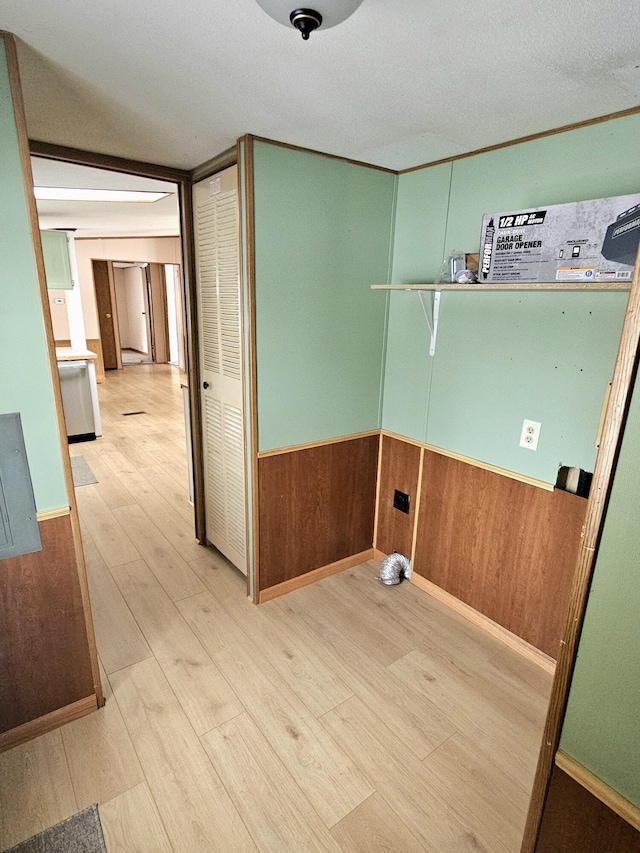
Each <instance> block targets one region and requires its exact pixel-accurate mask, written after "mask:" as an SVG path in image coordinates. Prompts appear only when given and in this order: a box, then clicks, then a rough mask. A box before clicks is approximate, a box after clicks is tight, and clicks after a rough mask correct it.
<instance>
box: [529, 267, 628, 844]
mask: <svg viewBox="0 0 640 853" xmlns="http://www.w3.org/2000/svg"><path fill="white" fill-rule="evenodd" d="M639 357H640V251H639V252H638V257H637V258H636V265H635V270H634V275H633V281H632V284H631V290H630V292H629V300H628V302H627V310H626V313H625V318H624V323H623V326H622V334H621V336H620V345H619V347H618V355H617V358H616V363H615V368H614V372H613V380H612V385H611V393H610V396H609V403H608V406H607V413H606V415H605V419H604V426H603V430H602V440H601V444H600V449H599V451H598V456H597V458H596V465H595V470H594V473H593V481H592V484H591V494H590V496H589V503H588V505H587V515H586V519H585V523H584V528H583V532H582V541H581V543H580V550H579V552H578V558H577V563H576V570H575V573H574V578H573V585H572V589H571V596H570V599H569V608H568V612H567V618H566V623H565V631H564V638H563V639H562V640H561V643H560V654H559V656H558V663H557V666H556V673H555V677H554V680H553V686H552V688H551V699H550V702H549V710H548V712H547V719H546V723H545V728H544V733H543V737H542V745H541V747H540V754H539V756H538V766H537V768H536V776H535V780H534V784H533V791H532V793H531V800H530V802H529V813H528V816H527V822H526V825H525V831H524V837H523V840H522V847H521V853H535V849H536V845H537V842H538V835H539V832H540V824H541V821H542V813H543V810H544V804H545V800H546V797H547V792H548V789H549V782H550V779H551V773H552V770H553V764H554V760H555V755H556V752H557V750H558V744H559V742H560V733H561V730H562V723H563V720H564V715H565V711H566V707H567V699H568V696H569V688H570V685H571V678H572V675H573V669H574V666H575V660H576V655H577V651H578V641H579V639H580V632H581V630H582V623H583V619H584V613H585V609H586V605H587V598H588V594H589V586H590V583H591V578H592V575H593V569H594V565H595V560H596V555H597V552H598V547H599V544H600V538H601V535H602V528H603V525H604V520H605V515H606V510H607V504H608V501H609V495H610V493H611V486H612V483H613V476H614V473H615V467H616V464H617V459H618V454H619V451H620V444H621V442H622V436H623V433H624V427H625V422H626V419H627V412H628V409H629V403H630V400H631V394H632V391H633V386H634V382H635V378H636V373H637V370H638V359H639Z"/></svg>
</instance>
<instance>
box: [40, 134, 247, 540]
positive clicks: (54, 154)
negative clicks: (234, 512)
mask: <svg viewBox="0 0 640 853" xmlns="http://www.w3.org/2000/svg"><path fill="white" fill-rule="evenodd" d="M233 151H234V152H235V148H234V149H233ZM29 153H30V154H31V155H32V156H34V157H44V158H46V159H48V160H60V161H61V162H64V163H75V164H76V165H79V166H91V167H93V168H94V169H105V170H107V171H110V172H122V173H123V174H126V175H137V176H139V177H142V178H155V179H157V180H162V181H170V182H171V183H174V184H176V185H177V188H178V201H179V208H180V241H181V249H182V264H181V273H182V282H183V291H182V293H183V299H184V314H185V337H186V343H187V347H186V350H187V351H186V360H187V377H188V385H189V414H190V417H189V422H190V429H191V452H192V463H193V488H194V491H193V504H194V525H195V536H196V539H197V540H198V541H199V542H201V543H203V544H204V542H205V516H204V472H203V464H202V428H201V424H200V418H199V417H197V416H196V415H197V413H199V411H200V391H199V389H200V378H199V369H198V329H197V324H196V305H197V302H196V279H195V258H194V240H193V224H192V223H193V205H192V199H191V183H192V178H191V173H190V172H187V171H184V170H182V169H172V168H170V167H168V166H159V165H156V164H154V163H145V162H143V161H140V160H128V159H126V158H123V157H113V156H111V155H108V154H96V153H95V152H92V151H83V150H82V149H79V148H68V147H66V146H64V145H53V144H51V143H48V142H39V141H37V140H29Z"/></svg>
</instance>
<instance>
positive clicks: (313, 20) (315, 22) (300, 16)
mask: <svg viewBox="0 0 640 853" xmlns="http://www.w3.org/2000/svg"><path fill="white" fill-rule="evenodd" d="M290 20H291V23H292V24H293V26H294V27H295V28H296V29H297V30H299V31H300V33H301V35H302V38H303V39H304V40H305V41H306V40H307V39H308V38H309V36H310V35H311V33H312V32H313V31H314V30H317V29H318V27H319V26H320V25H321V24H322V15H321V14H320V12H316V11H314V10H313V9H294V10H293V12H292V13H291V15H290Z"/></svg>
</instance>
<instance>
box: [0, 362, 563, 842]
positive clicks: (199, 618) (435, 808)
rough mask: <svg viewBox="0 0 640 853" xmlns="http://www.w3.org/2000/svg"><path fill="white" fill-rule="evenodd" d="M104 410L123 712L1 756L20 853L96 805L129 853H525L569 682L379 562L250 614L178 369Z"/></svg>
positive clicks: (103, 485)
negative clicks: (383, 572) (202, 469)
mask: <svg viewBox="0 0 640 853" xmlns="http://www.w3.org/2000/svg"><path fill="white" fill-rule="evenodd" d="M100 398H101V407H102V414H103V423H104V438H103V439H102V440H99V441H96V442H88V443H85V444H79V445H73V446H72V447H71V453H72V454H74V455H84V456H85V458H86V459H87V461H88V463H89V465H90V466H91V468H92V469H93V471H94V473H95V475H96V477H97V479H98V481H99V482H98V483H97V484H95V485H91V486H82V487H80V488H78V489H77V490H76V491H77V497H78V502H79V507H80V514H81V521H82V532H83V541H84V547H85V553H86V560H87V570H88V575H89V585H90V591H91V598H92V605H93V612H94V619H95V626H96V635H97V642H98V650H99V653H100V659H101V666H102V668H103V683H104V688H105V692H106V695H107V703H106V706H105V707H104V708H103V709H102V710H100V711H98V712H96V713H94V714H92V715H90V716H88V717H85V718H83V719H81V720H78V721H76V722H74V723H71V724H70V725H67V726H65V727H64V728H62V729H60V730H58V731H55V732H52V733H50V734H47V735H44V736H42V737H40V738H38V739H37V740H35V741H32V742H30V743H28V744H25V745H24V746H20V747H17V748H15V749H13V750H11V751H10V752H7V753H5V754H4V755H2V756H0V849H4V848H6V847H9V846H11V845H13V844H16V843H18V842H19V841H21V840H23V839H24V838H27V837H28V836H30V835H32V834H34V833H36V832H39V831H40V830H42V829H44V828H45V827H47V826H50V825H51V824H54V823H56V822H58V821H60V820H62V819H64V818H66V817H68V816H69V815H71V814H73V813H74V812H76V811H78V810H79V809H81V808H84V807H85V806H87V805H89V804H91V803H94V802H97V803H98V804H99V806H100V816H101V819H102V825H103V828H104V832H105V836H106V841H107V847H108V850H109V853H125V851H126V853H165V852H166V853H169V851H174V853H200V851H202V853H213V851H219V853H242V851H252V853H255V852H256V851H260V853H287V851H291V853H303V851H314V853H320V851H323V853H329V851H332V853H340V851H342V852H343V853H356V851H357V853H382V851H385V853H394V852H395V853H417V851H429V853H458V851H460V852H461V851H473V853H477V851H485V853H517V851H518V850H519V846H520V838H521V834H522V830H523V825H524V819H525V814H526V808H527V803H528V798H529V792H530V787H531V784H532V779H533V772H534V767H535V761H536V757H537V751H538V746H539V741H540V737H541V733H542V725H543V721H544V714H545V710H546V705H547V701H548V695H549V690H550V681H551V679H550V676H549V675H547V674H546V673H545V672H543V671H542V670H541V669H539V668H538V667H536V666H535V665H534V664H532V663H530V662H528V661H526V660H524V659H522V658H521V657H519V656H518V655H517V654H516V653H515V652H513V651H511V650H509V649H506V648H505V647H504V646H503V645H501V644H500V642H499V641H497V640H495V639H493V638H491V637H489V636H488V635H486V634H485V633H483V632H482V631H481V630H480V629H478V628H476V627H475V626H473V625H471V624H470V623H469V622H467V621H465V620H464V619H463V618H461V617H459V616H458V615H456V614H455V613H453V612H451V611H450V610H448V609H447V608H446V607H445V606H444V605H442V604H440V603H439V602H437V601H435V600H434V599H432V598H430V597H429V596H428V595H426V594H425V593H423V592H421V591H420V590H418V589H417V588H416V587H413V586H411V585H410V584H408V583H403V584H401V585H400V586H397V587H385V586H383V585H381V584H380V583H379V582H378V581H376V580H375V575H376V573H377V564H375V563H366V564H364V565H362V566H360V567H358V568H355V569H351V570H349V571H346V572H344V573H342V574H340V575H336V576H334V577H331V578H327V579H326V580H323V581H320V582H319V583H318V584H316V585H313V586H310V587H306V588H304V589H301V590H299V591H297V592H293V593H290V594H289V595H287V596H284V597H282V598H280V599H276V600H274V601H272V602H269V603H267V604H263V605H261V606H260V607H255V606H254V605H252V604H250V603H249V601H248V600H247V598H246V591H245V580H244V578H243V577H241V576H240V574H239V573H237V572H236V571H235V570H234V569H233V568H231V567H230V566H229V565H228V564H227V563H226V561H225V560H224V559H223V558H222V557H220V555H218V554H217V553H216V552H215V551H212V550H209V549H205V548H202V547H200V546H198V545H196V544H195V542H194V539H193V532H192V524H191V516H192V511H191V507H190V505H189V503H188V495H187V485H186V483H187V472H186V461H185V451H184V429H183V415H182V397H181V393H180V388H179V377H178V374H177V371H176V370H175V369H173V368H170V367H168V366H154V365H137V366H132V367H127V368H126V369H125V370H123V371H118V372H117V373H115V372H113V371H112V372H109V373H108V374H107V377H106V382H105V383H104V384H103V385H102V386H101V388H100ZM139 411H143V412H144V414H136V415H126V414H125V413H127V412H139Z"/></svg>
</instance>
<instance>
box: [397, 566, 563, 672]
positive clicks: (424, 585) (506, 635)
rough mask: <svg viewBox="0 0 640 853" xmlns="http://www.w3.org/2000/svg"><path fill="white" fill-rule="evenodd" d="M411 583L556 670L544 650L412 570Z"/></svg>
mask: <svg viewBox="0 0 640 853" xmlns="http://www.w3.org/2000/svg"><path fill="white" fill-rule="evenodd" d="M411 583H412V584H414V585H415V586H417V587H418V588H419V589H421V590H422V591H423V592H426V593H427V594H428V595H431V596H432V597H433V598H436V599H438V601H440V602H442V604H446V605H447V607H450V608H451V609H452V610H455V612H456V613H459V614H460V616H464V618H465V619H468V620H469V621H470V622H473V624H474V625H477V626H478V627H479V628H482V629H483V630H484V631H486V632H487V633H488V634H491V636H492V637H495V638H496V639H497V640H500V641H501V642H503V643H504V644H505V645H506V646H508V647H509V648H510V649H513V651H515V652H517V653H518V654H520V655H522V656H523V657H525V658H527V659H528V660H530V661H532V663H535V664H537V665H538V666H539V667H541V668H542V669H544V670H545V672H548V673H550V674H551V675H553V674H554V672H555V670H556V662H555V661H554V660H553V658H551V657H549V655H546V654H545V653H544V652H541V651H540V649H536V648H535V647H534V646H532V645H531V644H530V643H527V642H526V640H523V639H521V638H520V637H518V636H516V635H515V634H512V633H511V631H507V629H506V628H503V627H502V625H498V623H497V622H494V621H493V620H492V619H489V617H488V616H484V615H483V614H482V613H479V612H478V611H477V610H474V609H473V607H469V605H468V604H465V603H464V601H460V599H458V598H456V597H455V596H454V595H451V594H450V593H448V592H446V591H445V590H444V589H441V588H440V587H439V586H436V584H434V583H431V581H429V580H427V579H426V578H423V577H422V575H418V574H416V573H415V572H412V573H411Z"/></svg>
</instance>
